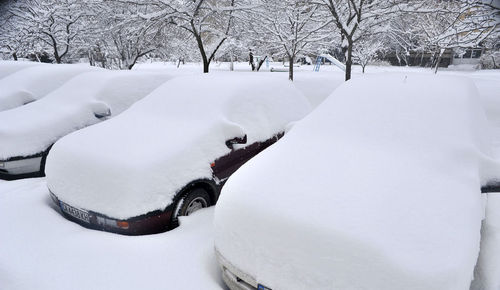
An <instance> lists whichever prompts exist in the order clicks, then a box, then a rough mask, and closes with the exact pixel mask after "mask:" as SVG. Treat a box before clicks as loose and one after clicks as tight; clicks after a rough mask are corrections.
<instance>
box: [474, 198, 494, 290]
mask: <svg viewBox="0 0 500 290" xmlns="http://www.w3.org/2000/svg"><path fill="white" fill-rule="evenodd" d="M471 289H473V290H480V289H484V290H495V289H500V193H499V192H494V193H488V194H487V206H486V218H485V219H484V221H483V227H482V229H481V251H480V255H479V260H478V264H477V266H476V276H475V279H474V281H473V283H472V287H471Z"/></svg>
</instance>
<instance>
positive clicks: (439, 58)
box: [434, 49, 444, 74]
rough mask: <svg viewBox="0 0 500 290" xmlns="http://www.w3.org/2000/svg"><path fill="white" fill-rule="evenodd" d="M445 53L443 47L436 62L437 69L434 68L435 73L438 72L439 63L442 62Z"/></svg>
mask: <svg viewBox="0 0 500 290" xmlns="http://www.w3.org/2000/svg"><path fill="white" fill-rule="evenodd" d="M443 53H444V49H441V50H440V51H439V56H438V59H437V62H436V69H435V70H434V73H435V74H437V72H438V68H439V63H440V62H441V57H442V56H443Z"/></svg>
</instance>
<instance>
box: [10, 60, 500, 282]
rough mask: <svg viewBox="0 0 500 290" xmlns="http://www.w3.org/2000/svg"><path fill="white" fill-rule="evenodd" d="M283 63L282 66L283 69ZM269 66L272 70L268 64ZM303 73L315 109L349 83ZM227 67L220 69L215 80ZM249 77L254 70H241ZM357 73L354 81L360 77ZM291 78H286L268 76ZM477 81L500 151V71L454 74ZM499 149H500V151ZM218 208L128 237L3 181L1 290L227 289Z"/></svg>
mask: <svg viewBox="0 0 500 290" xmlns="http://www.w3.org/2000/svg"><path fill="white" fill-rule="evenodd" d="M280 65H281V64H276V65H275V66H280ZM264 67H265V65H264ZM136 69H137V70H165V71H168V72H173V73H176V74H196V73H200V71H201V65H197V64H187V65H184V66H181V68H179V69H177V68H176V67H175V66H174V65H172V64H163V63H153V64H141V65H138V66H137V68H136ZM312 69H313V67H312V66H302V67H300V68H297V69H296V75H295V84H296V86H297V87H298V88H299V89H300V90H301V91H303V92H304V93H305V95H306V96H307V97H308V98H309V100H311V102H312V103H313V105H318V104H319V103H321V101H322V100H323V99H324V98H325V97H326V96H328V95H329V93H330V92H332V91H333V90H334V88H335V87H336V86H338V85H339V84H340V83H342V81H343V78H344V75H343V72H341V71H339V70H338V69H336V68H335V67H333V66H322V67H321V71H320V72H319V73H315V72H312ZM227 70H228V64H217V63H215V64H213V65H212V67H211V71H212V72H213V73H230V72H227ZM235 70H236V72H233V73H239V74H241V75H242V76H244V74H245V73H251V72H249V71H248V65H247V64H244V63H242V64H237V65H236V67H235ZM387 71H391V72H400V73H401V74H402V77H403V76H404V74H405V73H407V72H418V73H423V74H430V73H431V71H430V69H421V68H399V67H367V73H383V72H387ZM359 72H360V69H359V68H358V67H356V68H355V74H354V77H357V76H358V75H360V73H359ZM261 73H262V74H269V77H273V78H274V77H276V78H287V73H279V72H274V73H271V72H268V71H264V72H261ZM439 73H440V74H460V75H466V76H469V77H471V78H473V79H474V81H475V83H476V85H477V86H478V89H479V91H480V94H481V98H482V100H483V104H484V106H485V108H486V111H487V113H488V117H489V119H490V121H491V123H492V124H493V125H495V134H494V139H495V141H496V143H497V145H500V71H479V72H471V71H448V70H442V71H440V72H439ZM499 147H500V146H499ZM212 219H213V208H210V209H206V210H203V211H201V212H199V213H197V214H195V215H193V216H190V217H187V218H184V219H183V220H182V224H181V226H180V227H179V228H177V229H175V230H173V231H170V232H167V233H162V234H157V235H151V236H142V237H128V236H120V235H115V234H110V233H104V232H99V231H93V230H88V229H85V228H82V227H80V226H79V225H77V224H75V223H72V222H69V221H67V220H65V219H64V218H63V217H62V216H61V215H60V214H59V213H58V212H57V211H56V210H55V209H54V207H53V205H52V203H51V200H50V198H49V195H48V190H47V189H46V185H45V179H43V178H39V179H27V180H19V181H11V182H6V181H1V180H0V228H2V229H3V231H2V234H0V289H220V288H224V286H223V283H222V281H221V278H220V274H219V269H218V267H217V264H216V261H215V256H214V253H213V233H212Z"/></svg>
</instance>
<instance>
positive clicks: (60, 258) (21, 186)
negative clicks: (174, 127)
mask: <svg viewBox="0 0 500 290" xmlns="http://www.w3.org/2000/svg"><path fill="white" fill-rule="evenodd" d="M0 217H1V218H0V227H2V228H3V231H2V234H0V245H1V246H0V289H2V290H4V289H6V290H7V289H8V290H26V289H47V290H67V289H72V290H79V289H82V290H88V289H96V290H110V289H117V290H118V289H120V290H124V289H131V290H132V289H151V290H160V289H192V290H198V289H207V290H210V289H223V288H222V287H221V285H222V281H221V279H220V273H219V268H218V267H217V262H216V260H215V256H214V251H213V234H212V232H213V229H212V227H213V226H212V217H213V208H208V209H203V210H200V211H199V212H196V213H194V214H193V215H190V216H189V217H181V220H180V222H181V226H180V227H178V228H176V229H175V230H172V231H169V232H166V233H161V234H156V235H148V236H122V235H117V234H111V233H106V232H101V231H94V230H89V229H86V228H84V227H81V226H79V225H77V224H75V223H73V222H70V221H68V220H66V219H65V218H64V217H63V216H62V215H61V214H60V213H59V212H58V211H57V209H56V208H55V206H54V205H53V202H52V200H50V197H49V192H48V190H47V185H46V183H45V178H37V179H24V180H18V181H12V182H5V181H3V180H0Z"/></svg>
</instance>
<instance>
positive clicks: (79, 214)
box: [60, 201, 90, 223]
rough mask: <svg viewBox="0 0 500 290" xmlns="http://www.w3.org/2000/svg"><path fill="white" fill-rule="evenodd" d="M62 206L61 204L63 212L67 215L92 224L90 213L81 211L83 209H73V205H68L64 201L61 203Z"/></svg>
mask: <svg viewBox="0 0 500 290" xmlns="http://www.w3.org/2000/svg"><path fill="white" fill-rule="evenodd" d="M60 204H61V209H62V211H64V212H65V213H67V214H69V215H70V216H72V217H75V218H77V219H79V220H82V221H84V222H86V223H90V219H89V213H88V212H86V211H84V210H81V209H78V208H75V207H72V206H71V205H69V204H66V203H64V202H62V201H60Z"/></svg>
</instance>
